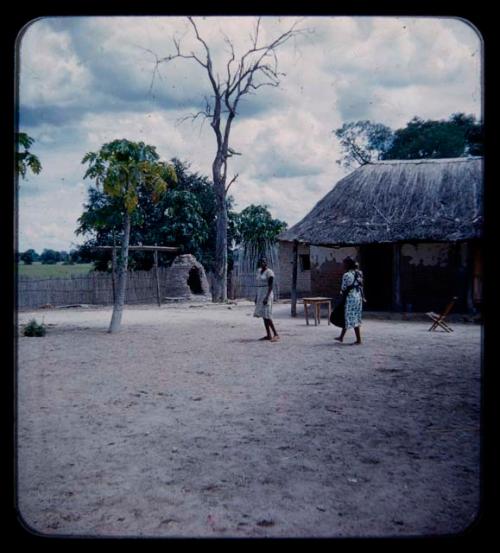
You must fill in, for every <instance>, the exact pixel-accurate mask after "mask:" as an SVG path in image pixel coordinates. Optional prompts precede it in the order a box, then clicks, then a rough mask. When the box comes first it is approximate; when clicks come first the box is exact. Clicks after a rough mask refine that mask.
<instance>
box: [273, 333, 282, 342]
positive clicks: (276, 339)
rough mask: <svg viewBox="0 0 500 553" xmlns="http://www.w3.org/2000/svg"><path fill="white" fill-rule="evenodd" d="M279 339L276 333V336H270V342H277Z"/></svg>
mask: <svg viewBox="0 0 500 553" xmlns="http://www.w3.org/2000/svg"><path fill="white" fill-rule="evenodd" d="M279 341H280V337H279V336H278V335H277V334H276V336H273V337H272V338H271V342H279Z"/></svg>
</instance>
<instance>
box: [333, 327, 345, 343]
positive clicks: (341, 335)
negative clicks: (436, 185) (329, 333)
mask: <svg viewBox="0 0 500 553" xmlns="http://www.w3.org/2000/svg"><path fill="white" fill-rule="evenodd" d="M346 331H347V328H343V329H342V332H341V333H340V336H337V338H335V340H337V341H338V342H343V341H344V336H345V333H346Z"/></svg>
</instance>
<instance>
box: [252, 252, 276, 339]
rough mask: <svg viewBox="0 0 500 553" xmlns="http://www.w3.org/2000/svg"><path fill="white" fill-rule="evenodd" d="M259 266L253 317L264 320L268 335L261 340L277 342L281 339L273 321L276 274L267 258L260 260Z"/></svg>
mask: <svg viewBox="0 0 500 553" xmlns="http://www.w3.org/2000/svg"><path fill="white" fill-rule="evenodd" d="M258 266H259V269H258V270H257V275H256V286H257V293H256V295H255V311H254V314H253V316H254V317H262V318H263V319H264V326H265V327H266V333H267V334H266V336H264V337H263V338H261V340H269V341H271V342H277V341H278V340H279V339H280V337H279V335H278V333H277V332H276V328H275V327H274V324H273V321H272V319H271V316H272V311H273V282H274V272H273V271H272V270H271V269H270V268H269V267H268V266H267V260H266V259H265V258H262V259H260V260H259V264H258ZM271 332H272V334H271Z"/></svg>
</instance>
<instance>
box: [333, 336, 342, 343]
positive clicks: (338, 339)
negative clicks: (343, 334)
mask: <svg viewBox="0 0 500 553" xmlns="http://www.w3.org/2000/svg"><path fill="white" fill-rule="evenodd" d="M334 340H337V342H343V339H342V338H339V337H337V338H334Z"/></svg>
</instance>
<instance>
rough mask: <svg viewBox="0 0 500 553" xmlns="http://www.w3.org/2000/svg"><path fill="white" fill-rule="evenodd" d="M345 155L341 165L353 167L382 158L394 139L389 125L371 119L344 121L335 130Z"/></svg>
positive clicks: (339, 162) (340, 161) (340, 162)
mask: <svg viewBox="0 0 500 553" xmlns="http://www.w3.org/2000/svg"><path fill="white" fill-rule="evenodd" d="M335 136H336V137H337V138H338V139H339V141H340V146H341V148H342V152H343V153H344V157H343V158H342V159H341V160H339V161H337V163H338V164H339V165H343V166H344V167H347V168H351V167H353V166H354V167H356V166H359V165H365V164H366V163H370V162H372V161H376V160H378V159H381V157H382V156H383V154H384V152H386V151H387V149H388V148H389V147H390V144H391V142H392V139H393V135H392V131H391V129H390V128H389V127H386V126H385V125H382V124H380V123H372V122H370V121H356V122H352V123H344V124H343V125H342V127H341V128H340V129H337V130H336V131H335Z"/></svg>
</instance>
